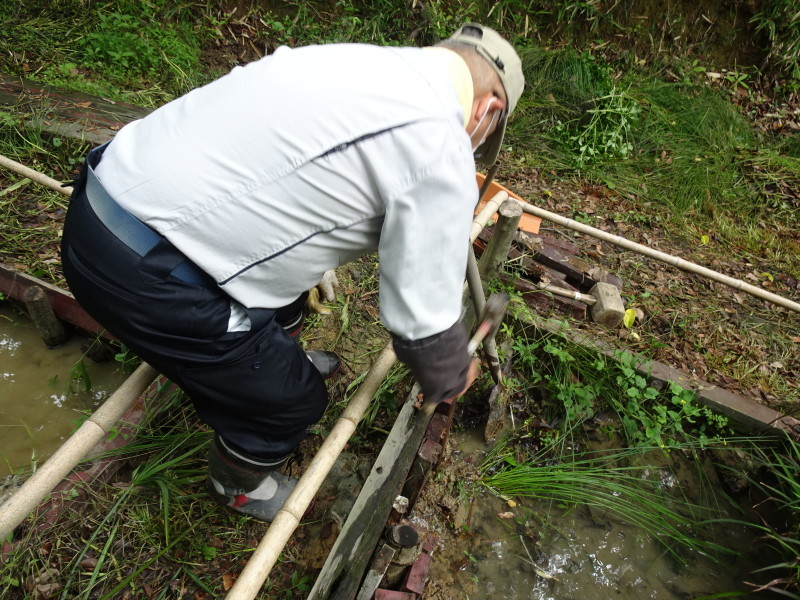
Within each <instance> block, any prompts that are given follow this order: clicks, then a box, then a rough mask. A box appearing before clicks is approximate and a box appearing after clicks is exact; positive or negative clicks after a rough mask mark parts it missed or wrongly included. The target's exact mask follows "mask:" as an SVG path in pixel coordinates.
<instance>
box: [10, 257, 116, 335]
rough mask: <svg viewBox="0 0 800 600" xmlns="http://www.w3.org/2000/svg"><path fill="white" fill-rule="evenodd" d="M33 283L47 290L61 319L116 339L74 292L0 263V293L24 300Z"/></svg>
mask: <svg viewBox="0 0 800 600" xmlns="http://www.w3.org/2000/svg"><path fill="white" fill-rule="evenodd" d="M32 285H36V286H39V287H41V288H42V289H43V290H44V291H45V293H46V294H47V296H48V298H49V299H50V305H51V306H52V307H53V310H54V311H55V313H56V316H57V317H58V318H59V319H60V320H62V321H64V322H65V323H69V324H70V325H74V326H75V327H78V328H80V329H82V330H83V331H85V332H87V333H91V334H93V335H100V336H102V337H104V338H106V339H108V340H112V341H115V338H114V336H112V335H111V334H110V333H108V332H107V331H106V330H105V328H104V327H103V326H102V325H100V324H99V323H98V322H97V321H95V320H94V319H93V318H92V317H90V316H89V314H88V313H87V312H86V311H85V310H83V309H82V308H81V307H80V305H79V304H78V302H77V300H75V297H74V296H73V295H72V294H70V293H69V292H67V291H65V290H62V289H61V288H59V287H57V286H55V285H52V284H50V283H47V282H46V281H44V280H42V279H39V278H37V277H33V276H32V275H27V274H25V273H20V272H19V271H15V270H14V269H11V268H10V267H6V266H4V265H2V264H0V293H2V294H5V295H6V296H8V297H9V298H12V299H14V300H17V301H19V302H22V301H23V296H24V294H25V291H26V290H27V289H28V288H29V287H31V286H32Z"/></svg>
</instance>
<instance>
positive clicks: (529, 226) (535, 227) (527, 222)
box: [475, 173, 542, 233]
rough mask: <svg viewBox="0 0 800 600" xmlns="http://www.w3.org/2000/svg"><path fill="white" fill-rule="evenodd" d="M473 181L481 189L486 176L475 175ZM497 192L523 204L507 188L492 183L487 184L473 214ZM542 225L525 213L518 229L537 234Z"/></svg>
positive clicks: (536, 218)
mask: <svg viewBox="0 0 800 600" xmlns="http://www.w3.org/2000/svg"><path fill="white" fill-rule="evenodd" d="M475 179H476V181H477V182H478V189H480V188H481V186H482V185H483V182H484V181H485V180H486V175H484V174H483V173H475ZM498 192H506V193H507V194H508V197H509V198H514V199H515V200H519V201H520V202H525V201H524V200H523V199H522V198H521V197H520V196H518V195H517V194H515V193H514V192H512V191H511V190H509V189H508V188H507V187H504V186H502V185H500V184H499V183H497V181H492V183H490V184H489V189H488V190H486V193H485V194H484V195H483V198H484V199H483V200H481V201H480V202H479V203H478V207H477V208H476V209H475V214H477V213H478V211H480V209H481V208H483V205H484V204H486V202H487V201H488V200H490V199H491V198H493V197H494V196H496V195H497V193H498ZM494 218H495V221H496V220H497V214H495V215H494ZM541 224H542V220H541V219H540V218H539V217H534V216H533V215H529V214H526V213H523V214H522V218H521V219H520V220H519V228H520V229H521V230H522V231H524V232H526V233H539V226H540V225H541Z"/></svg>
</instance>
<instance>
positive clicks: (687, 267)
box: [520, 202, 800, 313]
mask: <svg viewBox="0 0 800 600" xmlns="http://www.w3.org/2000/svg"><path fill="white" fill-rule="evenodd" d="M520 204H521V205H522V210H523V211H524V212H526V213H528V214H529V215H534V216H537V217H539V218H541V219H546V220H548V221H552V222H553V223H557V224H559V225H563V226H564V227H567V228H569V229H573V230H575V231H579V232H581V233H585V234H586V235H590V236H592V237H596V238H598V239H600V240H603V241H606V242H609V243H610V244H614V245H616V246H620V247H621V248H625V249H626V250H632V251H633V252H638V253H639V254H643V255H644V256H648V257H650V258H654V259H655V260H658V261H661V262H664V263H667V264H668V265H672V266H673V267H677V268H679V269H682V270H684V271H689V272H690V273H695V274H697V275H701V276H703V277H706V278H708V279H712V280H714V281H718V282H719V283H723V284H725V285H727V286H730V287H732V288H734V289H736V290H740V291H742V292H747V293H748V294H750V295H752V296H757V297H759V298H762V299H764V300H767V301H769V302H772V303H773V304H777V305H779V306H782V307H784V308H788V309H789V310H792V311H794V312H797V313H800V304H798V303H797V302H793V301H792V300H789V299H788V298H784V297H783V296H779V295H778V294H773V293H772V292H768V291H766V290H764V289H761V288H760V287H756V286H754V285H750V284H749V283H746V282H744V281H742V280H741V279H736V278H734V277H729V276H727V275H723V274H722V273H718V272H717V271H712V270H711V269H707V268H706V267H702V266H700V265H698V264H695V263H692V262H689V261H688V260H684V259H682V258H678V257H677V256H672V255H671V254H667V253H665V252H659V251H658V250H653V249H652V248H648V247H647V246H643V245H642V244H637V243H636V242H632V241H630V240H627V239H625V238H623V237H621V236H619V235H612V234H610V233H608V232H605V231H602V230H600V229H596V228H594V227H590V226H589V225H584V224H583V223H579V222H578V221H573V220H572V219H568V218H567V217H562V216H561V215H557V214H555V213H551V212H549V211H547V210H544V209H541V208H539V207H537V206H533V205H532V204H528V203H527V202H520Z"/></svg>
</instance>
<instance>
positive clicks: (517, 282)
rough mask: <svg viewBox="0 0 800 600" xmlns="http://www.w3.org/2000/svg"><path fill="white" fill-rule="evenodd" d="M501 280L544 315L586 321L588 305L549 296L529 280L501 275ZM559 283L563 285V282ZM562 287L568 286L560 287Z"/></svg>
mask: <svg viewBox="0 0 800 600" xmlns="http://www.w3.org/2000/svg"><path fill="white" fill-rule="evenodd" d="M500 280H501V281H503V282H506V283H509V284H510V285H513V286H514V289H515V290H517V291H518V292H520V293H521V294H522V299H523V300H524V301H525V303H526V304H527V305H528V306H530V307H531V308H532V309H534V310H536V311H538V312H541V313H542V314H550V313H552V312H553V311H557V312H560V313H563V314H568V315H571V316H572V317H574V318H576V319H581V320H583V319H586V305H585V304H584V303H583V302H578V301H577V300H572V299H570V298H564V297H562V296H556V295H555V294H548V293H547V292H545V291H543V290H540V289H539V288H538V287H537V286H536V285H535V284H534V283H532V282H530V281H528V280H527V279H523V278H517V277H506V276H502V275H501V277H500ZM556 281H557V280H554V281H553V282H551V283H552V284H553V285H556ZM558 283H559V284H561V282H558ZM560 287H567V286H564V285H560Z"/></svg>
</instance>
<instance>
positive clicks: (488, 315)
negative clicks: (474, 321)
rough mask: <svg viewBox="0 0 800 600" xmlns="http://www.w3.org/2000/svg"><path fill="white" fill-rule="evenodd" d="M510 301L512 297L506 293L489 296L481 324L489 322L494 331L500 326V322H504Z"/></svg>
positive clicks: (482, 313)
mask: <svg viewBox="0 0 800 600" xmlns="http://www.w3.org/2000/svg"><path fill="white" fill-rule="evenodd" d="M510 300H511V298H510V296H509V295H508V294H506V293H505V292H498V293H496V294H492V295H491V296H489V298H488V299H487V300H486V306H484V307H483V311H482V312H481V318H480V322H481V323H487V322H488V323H489V325H490V329H494V328H495V327H497V326H498V325H500V321H502V320H503V315H504V314H505V313H506V307H507V306H508V303H509V301H510Z"/></svg>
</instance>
